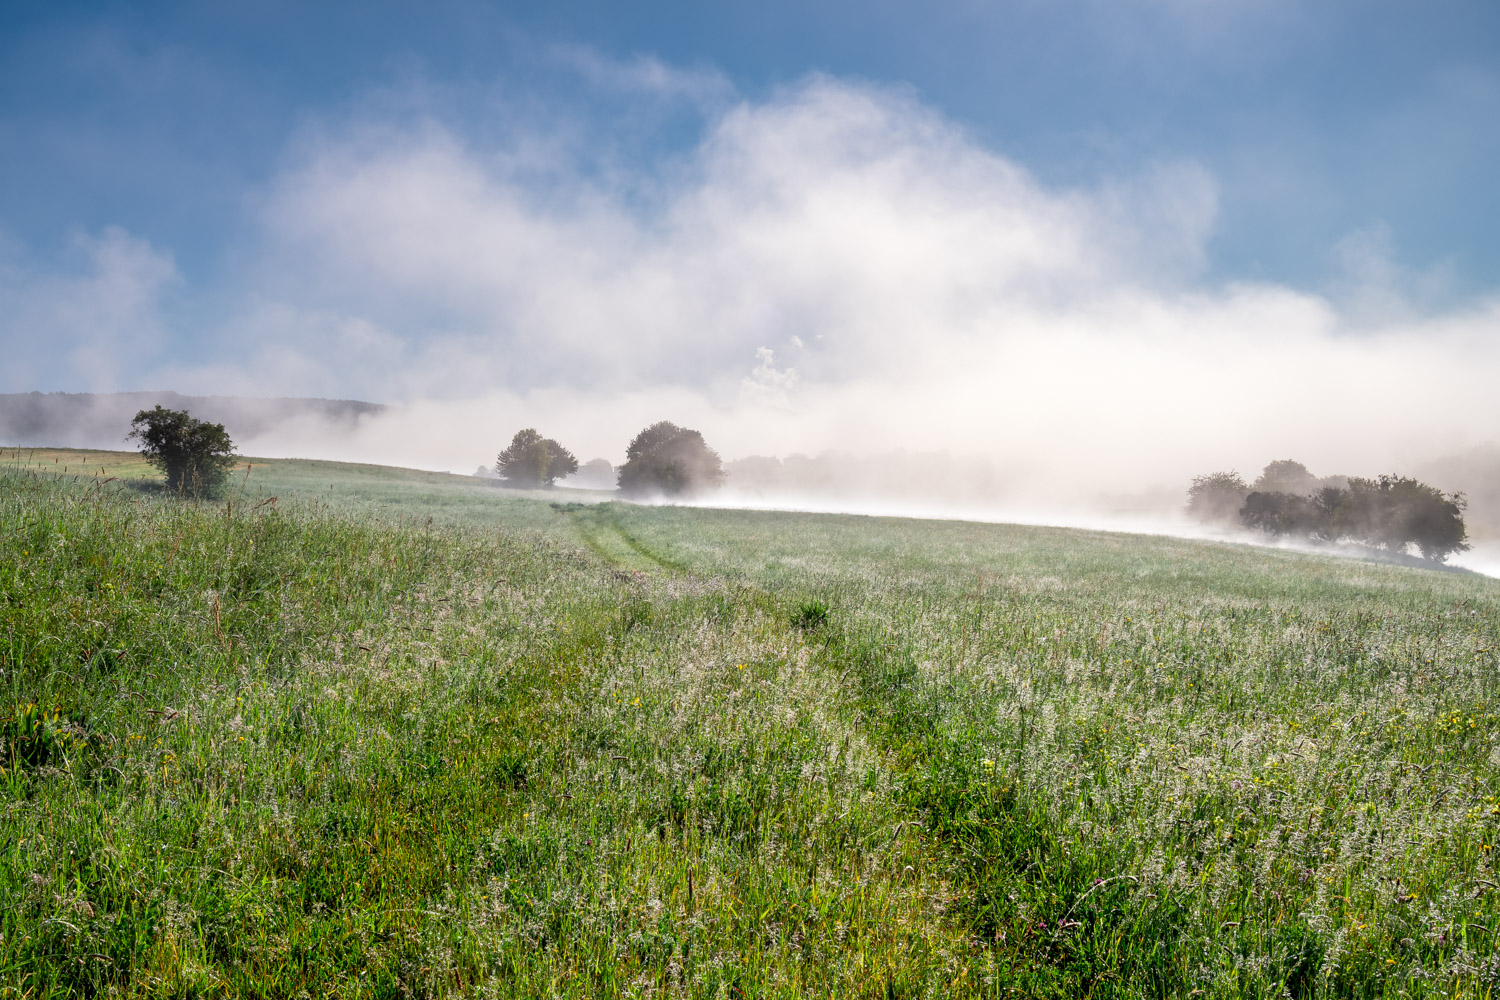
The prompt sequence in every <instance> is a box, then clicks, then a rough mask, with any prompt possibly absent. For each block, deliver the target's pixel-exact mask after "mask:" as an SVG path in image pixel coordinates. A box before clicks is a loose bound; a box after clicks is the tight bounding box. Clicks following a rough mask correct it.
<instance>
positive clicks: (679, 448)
mask: <svg viewBox="0 0 1500 1000" xmlns="http://www.w3.org/2000/svg"><path fill="white" fill-rule="evenodd" d="M608 469H610V465H609V463H608V462H606V461H605V460H604V459H600V458H596V459H593V460H592V461H590V462H588V463H587V464H586V465H585V466H584V470H585V471H587V472H591V473H593V474H594V475H595V477H596V478H597V475H598V473H599V472H601V471H604V470H608ZM578 471H579V466H578V459H577V458H575V457H574V455H573V453H572V452H570V451H569V450H568V449H566V448H564V447H563V446H562V445H560V444H558V443H557V442H556V441H554V440H552V439H551V438H544V437H542V435H541V433H540V432H539V431H537V430H536V429H535V428H533V427H528V428H526V429H525V430H521V431H517V432H516V436H515V437H514V438H512V439H511V442H510V445H509V446H508V447H506V449H505V450H504V451H502V452H500V454H499V455H498V456H496V458H495V472H496V474H497V475H498V476H499V477H500V479H501V480H502V481H504V482H505V484H506V485H508V486H516V487H521V488H527V489H537V488H541V487H551V486H552V485H553V484H554V483H555V482H557V480H559V479H562V478H564V477H566V476H570V475H572V474H574V473H576V472H578ZM723 481H724V466H723V463H722V462H721V461H720V460H719V456H718V454H717V453H716V452H715V451H714V450H713V449H712V448H710V447H709V446H708V444H707V443H706V442H705V441H704V440H703V435H702V434H700V433H699V432H697V431H695V430H691V429H689V428H687V427H678V426H677V425H676V424H674V423H671V422H670V421H666V420H662V421H658V422H657V423H654V424H652V425H651V426H650V427H647V428H646V429H645V430H643V431H641V432H640V433H639V434H637V435H636V436H635V438H634V439H633V440H632V441H631V442H630V446H629V447H628V448H627V449H626V451H625V464H624V465H622V466H620V468H619V470H618V474H617V478H616V481H615V482H616V485H617V486H618V487H619V489H620V492H621V493H623V494H625V495H626V496H654V495H661V496H674V497H675V496H689V495H692V494H694V493H701V492H703V491H705V490H711V489H715V488H717V487H718V486H719V485H720V484H721V483H722V482H723Z"/></svg>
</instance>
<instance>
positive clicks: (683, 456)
mask: <svg viewBox="0 0 1500 1000" xmlns="http://www.w3.org/2000/svg"><path fill="white" fill-rule="evenodd" d="M723 481H724V465H723V463H722V462H720V461H719V456H718V453H717V452H715V451H714V450H713V449H712V448H710V447H709V446H708V445H707V444H706V443H705V442H704V440H703V435H702V434H700V433H698V432H697V431H695V430H690V429H688V428H686V427H678V426H677V425H676V424H674V423H671V422H670V421H667V420H662V421H658V422H657V423H654V424H652V425H651V426H650V427H647V428H646V429H645V430H643V431H641V432H640V433H639V434H637V435H636V436H635V439H634V440H632V441H631V442H630V447H629V448H627V449H626V450H625V464H624V465H622V466H620V471H619V479H618V483H619V487H620V492H621V493H624V494H626V495H627V496H652V495H661V496H669V497H672V496H690V495H692V494H694V493H701V492H704V491H706V490H712V489H717V488H718V487H719V485H720V484H721V483H722V482H723Z"/></svg>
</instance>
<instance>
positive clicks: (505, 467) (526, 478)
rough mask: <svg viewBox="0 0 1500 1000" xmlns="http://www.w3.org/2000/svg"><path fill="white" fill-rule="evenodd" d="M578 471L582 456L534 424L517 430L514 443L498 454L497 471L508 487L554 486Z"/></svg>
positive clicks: (532, 487)
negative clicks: (576, 454)
mask: <svg viewBox="0 0 1500 1000" xmlns="http://www.w3.org/2000/svg"><path fill="white" fill-rule="evenodd" d="M577 471H578V459H577V458H574V457H573V453H572V452H571V451H569V450H568V449H566V448H564V447H563V446H562V445H560V444H558V443H557V442H556V441H554V440H552V439H551V438H544V437H542V435H541V433H540V432H538V431H537V429H536V428H534V427H528V428H526V429H525V430H520V431H516V436H515V437H513V438H511V440H510V445H509V447H507V448H506V449H505V450H504V451H502V452H501V453H500V454H499V455H497V456H496V457H495V472H496V473H497V474H499V476H500V478H501V479H502V480H504V481H505V484H506V485H507V486H516V487H520V488H523V489H539V488H541V487H547V488H549V489H550V488H551V487H552V484H553V483H555V482H556V481H557V480H559V479H561V478H563V477H564V476H568V475H572V474H573V473H575V472H577Z"/></svg>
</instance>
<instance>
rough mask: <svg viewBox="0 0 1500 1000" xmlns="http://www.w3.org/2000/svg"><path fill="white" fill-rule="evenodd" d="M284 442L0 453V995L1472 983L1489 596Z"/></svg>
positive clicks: (1486, 761) (1486, 985)
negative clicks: (93, 479)
mask: <svg viewBox="0 0 1500 1000" xmlns="http://www.w3.org/2000/svg"><path fill="white" fill-rule="evenodd" d="M304 471H305V472H306V473H307V474H308V475H309V476H311V475H317V476H318V477H320V478H321V477H324V476H326V477H330V478H328V479H327V487H326V488H325V489H321V490H318V491H316V496H317V497H318V499H317V500H316V502H314V499H313V493H314V491H312V490H310V489H308V488H307V486H306V484H302V485H300V486H298V487H297V488H295V489H291V490H288V489H286V488H284V487H285V486H286V485H287V483H286V481H285V480H283V481H282V482H281V483H279V484H278V483H275V482H274V481H273V482H270V483H268V484H267V485H268V486H271V487H272V488H271V489H262V490H261V492H260V493H257V492H256V490H257V488H258V487H257V486H256V485H251V486H248V487H247V488H246V489H245V491H244V492H243V494H242V495H241V497H240V499H239V500H236V501H233V502H231V503H230V504H227V505H226V504H218V505H210V504H191V503H180V502H175V501H172V500H170V499H169V498H161V497H157V496H151V495H145V494H141V493H139V492H135V491H116V490H115V489H114V487H115V486H116V485H117V484H109V485H107V486H93V485H90V484H89V483H88V482H83V481H81V482H79V483H78V484H76V485H75V484H74V483H73V482H72V480H71V478H70V479H68V480H67V481H58V480H55V479H51V478H49V477H48V476H45V475H41V474H37V470H31V471H30V472H22V471H11V472H9V473H0V524H3V527H4V530H3V532H0V626H3V627H0V632H3V634H4V636H5V639H4V644H3V645H0V670H3V674H0V716H3V723H0V725H3V732H0V736H3V739H0V755H3V757H4V760H3V761H0V766H3V768H4V771H3V774H0V792H3V795H4V814H3V819H0V843H5V844H6V845H7V849H6V850H5V851H4V852H0V935H3V936H0V991H9V992H10V993H13V994H15V995H18V996H19V995H26V996H37V997H41V996H63V995H75V994H76V995H96V994H101V993H107V994H110V995H121V996H127V995H128V996H155V995H168V994H170V995H174V996H195V995H203V996H207V995H215V996H217V995H224V994H226V993H227V994H233V995H248V996H265V997H273V996H274V997H282V996H297V995H302V994H303V993H305V994H306V995H309V996H316V995H347V996H449V995H480V994H484V995H495V996H545V995H563V996H580V997H582V996H597V995H642V996H644V995H682V996H703V997H710V996H746V997H748V996H804V995H812V996H853V997H858V996H870V997H886V996H1001V995H1053V996H1076V995H1082V994H1089V995H1094V996H1140V995H1155V996H1187V995H1192V994H1194V991H1197V993H1196V995H1200V996H1225V997H1228V996H1260V995H1284V994H1288V993H1289V994H1291V995H1294V996H1375V995H1402V994H1405V995H1451V994H1455V993H1458V994H1467V995H1475V996H1484V995H1489V994H1490V993H1491V992H1492V991H1493V987H1494V984H1495V981H1496V979H1497V977H1500V965H1497V963H1496V961H1495V959H1494V958H1493V957H1492V956H1493V955H1494V953H1495V948H1494V944H1493V940H1492V933H1493V932H1494V931H1500V927H1497V923H1500V915H1497V913H1496V909H1497V897H1496V884H1497V882H1500V878H1497V876H1496V873H1495V867H1494V861H1493V846H1494V844H1495V837H1496V836H1497V835H1500V833H1497V825H1500V797H1497V796H1500V782H1497V771H1500V742H1497V739H1496V732H1497V731H1496V728H1495V715H1496V714H1497V713H1500V708H1497V707H1496V682H1497V673H1496V660H1495V650H1496V648H1497V647H1496V640H1497V635H1496V630H1497V624H1496V622H1497V617H1496V611H1497V598H1500V588H1497V587H1496V586H1495V585H1494V584H1493V583H1492V582H1488V581H1485V580H1482V579H1478V578H1470V577H1465V576H1462V575H1457V574H1435V573H1426V572H1420V571H1413V570H1405V569H1399V568H1392V567H1378V566H1365V565H1363V564H1357V563H1340V562H1335V561H1331V560H1319V559H1313V558H1309V557H1302V556H1290V555H1286V554H1282V553H1266V552H1255V551H1250V550H1242V549H1236V548H1232V547H1225V546H1206V545H1199V544H1195V543H1185V542H1174V541H1170V540H1164V539H1155V540H1153V539H1125V538H1122V537H1120V536H1108V535H1099V534H1089V533H1078V532H1056V531H1049V530H1047V529H1020V528H1007V527H1004V526H972V525H954V524H940V523H938V524H917V523H911V522H897V521H880V520H874V519H864V518H836V517H797V516H789V515H776V514H747V513H736V512H714V511H688V510H675V509H671V508H652V509H647V508H628V507H619V506H617V505H610V506H608V507H604V508H593V509H590V510H571V509H564V510H562V511H561V512H559V511H554V510H553V509H552V508H551V507H550V506H549V505H548V504H547V503H546V502H544V501H542V500H530V499H526V498H516V497H510V496H500V495H499V493H498V491H489V492H488V493H484V494H475V495H474V496H472V497H471V496H470V495H469V493H468V492H465V491H467V490H468V489H469V487H467V486H462V487H460V486H454V487H453V488H452V489H451V490H450V489H449V487H448V486H446V485H444V484H441V483H435V484H429V488H428V490H427V492H425V493H424V492H423V490H422V489H421V488H420V487H421V486H422V485H423V484H420V483H412V482H409V481H406V480H401V481H399V482H396V484H395V485H392V484H391V483H392V482H395V480H391V481H388V480H384V479H381V478H380V477H379V476H377V475H375V474H374V473H359V474H355V473H352V472H349V473H345V472H341V470H339V469H338V468H336V467H331V466H330V467H327V468H322V469H317V470H304ZM299 474H300V473H299ZM359 476H364V478H363V479H360V478H359ZM309 481H310V480H309ZM299 482H300V481H299ZM251 483H252V484H254V483H255V472H254V471H252V473H251ZM341 491H342V492H341ZM361 491H362V492H361ZM273 495H274V496H277V497H278V500H277V502H274V503H273V502H268V501H269V497H270V496H273ZM299 495H300V496H302V497H303V499H302V500H300V501H299V500H296V496H299ZM289 496H291V497H293V499H292V500H288V499H286V498H287V497H289ZM330 498H335V499H333V500H330ZM455 498H456V499H455ZM257 504H259V506H257ZM563 506H564V507H566V505H563Z"/></svg>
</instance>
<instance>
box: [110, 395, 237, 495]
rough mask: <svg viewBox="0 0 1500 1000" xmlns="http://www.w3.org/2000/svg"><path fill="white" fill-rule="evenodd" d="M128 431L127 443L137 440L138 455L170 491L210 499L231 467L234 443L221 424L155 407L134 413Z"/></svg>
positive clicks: (185, 412) (180, 411)
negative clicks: (159, 475) (139, 453)
mask: <svg viewBox="0 0 1500 1000" xmlns="http://www.w3.org/2000/svg"><path fill="white" fill-rule="evenodd" d="M130 428H131V430H130V433H129V434H128V435H127V436H126V437H127V440H129V439H135V440H138V441H140V443H141V455H142V456H144V457H145V459H146V461H148V462H150V463H151V464H152V465H154V466H156V467H157V468H158V469H160V470H161V471H162V473H164V474H165V476H166V480H167V489H169V490H173V491H175V492H178V493H191V494H193V495H195V496H213V495H215V494H217V493H218V492H219V490H220V489H221V488H222V487H223V485H224V481H225V480H226V479H227V478H228V476H229V470H230V469H232V468H234V442H233V441H231V440H230V439H229V432H228V431H226V430H225V429H224V425H223V424H211V423H209V422H208V421H206V420H198V419H196V418H195V417H193V416H192V415H191V414H190V413H188V412H187V411H186V410H168V409H165V408H164V407H162V406H161V405H160V404H157V406H156V407H154V408H153V409H150V410H141V411H140V412H139V413H137V414H136V415H135V419H134V420H132V421H130Z"/></svg>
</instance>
